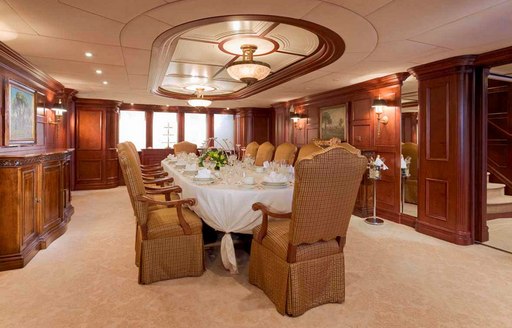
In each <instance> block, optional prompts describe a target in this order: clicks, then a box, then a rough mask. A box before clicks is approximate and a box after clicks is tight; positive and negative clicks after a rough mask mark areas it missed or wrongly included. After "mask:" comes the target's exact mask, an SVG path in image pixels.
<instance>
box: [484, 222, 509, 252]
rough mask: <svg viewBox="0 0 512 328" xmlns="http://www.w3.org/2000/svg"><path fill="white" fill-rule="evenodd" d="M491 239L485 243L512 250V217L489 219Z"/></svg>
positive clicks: (488, 225)
mask: <svg viewBox="0 0 512 328" xmlns="http://www.w3.org/2000/svg"><path fill="white" fill-rule="evenodd" d="M487 227H489V241H487V242H485V243H484V244H486V245H489V246H492V247H496V248H499V249H502V250H505V251H508V252H512V218H507V219H494V220H488V221H487Z"/></svg>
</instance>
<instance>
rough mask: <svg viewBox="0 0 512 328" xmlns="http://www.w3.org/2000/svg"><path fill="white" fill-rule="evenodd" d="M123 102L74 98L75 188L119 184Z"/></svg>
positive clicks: (108, 186)
mask: <svg viewBox="0 0 512 328" xmlns="http://www.w3.org/2000/svg"><path fill="white" fill-rule="evenodd" d="M120 105H121V102H118V101H112V100H102V99H82V98H78V99H76V102H75V106H76V108H75V111H76V113H75V114H76V116H75V120H76V121H75V141H76V151H75V166H76V167H75V189H79V190H81V189H102V188H113V187H117V186H118V185H119V163H118V159H117V148H116V147H117V143H118V139H119V128H118V124H119V106H120Z"/></svg>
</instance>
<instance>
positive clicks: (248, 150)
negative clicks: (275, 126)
mask: <svg viewBox="0 0 512 328" xmlns="http://www.w3.org/2000/svg"><path fill="white" fill-rule="evenodd" d="M259 147H260V145H259V144H258V143H257V142H256V141H253V142H251V143H249V144H248V145H247V146H246V147H245V155H244V156H250V157H251V158H254V159H256V154H257V153H258V148H259Z"/></svg>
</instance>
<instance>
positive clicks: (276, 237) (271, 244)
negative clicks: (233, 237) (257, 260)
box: [253, 219, 340, 262]
mask: <svg viewBox="0 0 512 328" xmlns="http://www.w3.org/2000/svg"><path fill="white" fill-rule="evenodd" d="M260 229H261V225H260V226H257V227H256V228H254V230H253V234H254V236H256V235H257V234H258V233H259V232H260ZM289 230H290V220H286V219H285V220H269V222H268V229H267V235H266V236H265V238H263V241H262V244H263V246H264V247H265V248H268V249H269V250H270V251H272V252H273V253H274V254H276V255H277V256H279V257H280V258H281V259H283V260H285V261H286V259H287V257H288V242H289V240H290V239H289V238H288V233H289ZM339 252H340V248H339V246H338V242H337V241H336V240H334V239H333V240H329V241H319V242H316V243H314V244H303V245H299V246H298V247H297V254H296V260H297V262H300V261H307V260H311V259H315V258H320V257H324V256H328V255H332V254H336V253H339Z"/></svg>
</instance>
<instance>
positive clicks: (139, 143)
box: [119, 110, 146, 150]
mask: <svg viewBox="0 0 512 328" xmlns="http://www.w3.org/2000/svg"><path fill="white" fill-rule="evenodd" d="M124 141H131V142H133V143H134V144H135V147H137V150H141V149H143V148H146V112H143V111H131V110H122V111H121V113H120V114H119V142H124Z"/></svg>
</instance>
